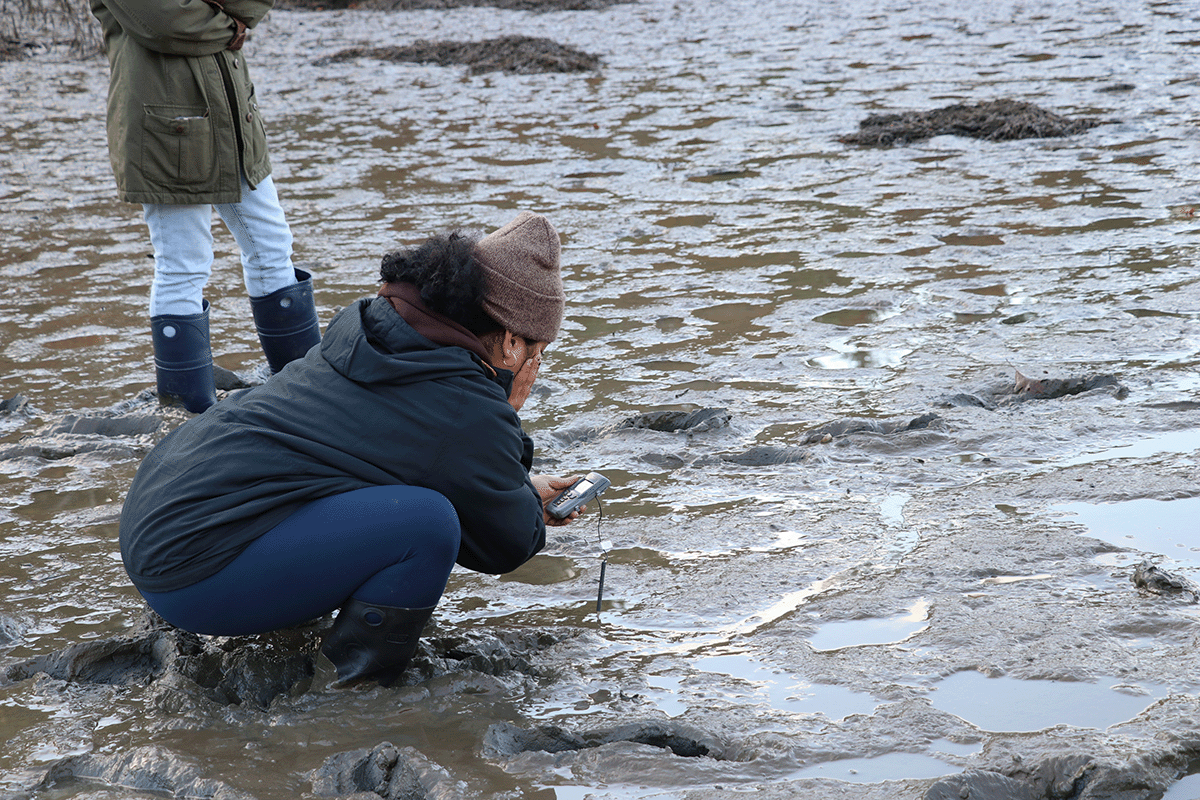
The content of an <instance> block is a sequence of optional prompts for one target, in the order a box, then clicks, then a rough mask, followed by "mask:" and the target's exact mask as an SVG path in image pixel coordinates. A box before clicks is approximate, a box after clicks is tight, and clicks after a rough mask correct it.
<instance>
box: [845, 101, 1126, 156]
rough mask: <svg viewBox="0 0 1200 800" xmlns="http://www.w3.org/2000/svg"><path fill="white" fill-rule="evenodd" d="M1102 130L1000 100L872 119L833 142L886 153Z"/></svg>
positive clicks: (1088, 121) (1085, 121)
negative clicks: (935, 143)
mask: <svg viewBox="0 0 1200 800" xmlns="http://www.w3.org/2000/svg"><path fill="white" fill-rule="evenodd" d="M1101 124H1103V123H1102V122H1101V121H1100V120H1096V119H1068V118H1067V117H1064V116H1061V115H1059V114H1055V113H1054V112H1053V111H1047V110H1046V109H1044V108H1039V107H1038V106H1036V105H1034V104H1033V103H1029V102H1025V101H1021V100H1013V99H1003V100H991V101H987V102H983V103H976V104H973V105H966V104H962V103H955V104H954V105H950V106H946V107H944V108H939V109H934V110H932V111H905V112H902V113H899V114H872V115H871V116H869V117H867V118H866V119H864V120H863V121H862V122H860V123H859V124H858V132H857V133H852V134H848V135H846V136H842V137H839V141H841V142H844V143H845V144H859V145H874V146H876V147H888V146H891V145H902V144H908V143H910V142H919V141H922V140H924V139H931V138H933V137H934V136H969V137H971V138H974V139H985V140H987V141H992V142H1001V141H1009V140H1012V139H1042V138H1046V137H1055V136H1073V135H1075V134H1078V133H1083V132H1084V131H1086V130H1089V129H1090V128H1094V127H1096V126H1097V125H1101Z"/></svg>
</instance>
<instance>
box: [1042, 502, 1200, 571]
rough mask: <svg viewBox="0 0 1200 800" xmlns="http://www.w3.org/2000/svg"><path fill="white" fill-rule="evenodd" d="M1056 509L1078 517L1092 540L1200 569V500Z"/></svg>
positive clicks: (1066, 505)
mask: <svg viewBox="0 0 1200 800" xmlns="http://www.w3.org/2000/svg"><path fill="white" fill-rule="evenodd" d="M1053 508H1054V510H1056V511H1064V512H1066V513H1068V514H1071V515H1072V516H1074V517H1076V518H1077V519H1078V520H1079V522H1081V523H1083V524H1084V525H1085V526H1087V529H1088V535H1089V536H1094V537H1096V538H1097V539H1100V540H1102V541H1105V542H1108V543H1109V544H1112V545H1115V546H1117V547H1121V548H1129V549H1132V550H1142V551H1145V552H1148V553H1160V554H1162V555H1164V556H1167V557H1168V558H1170V559H1172V560H1174V561H1182V562H1184V563H1186V564H1188V565H1189V566H1190V567H1193V568H1200V536H1197V531H1200V523H1197V520H1200V497H1190V498H1186V499H1181V500H1128V501H1126V502H1124V503H1106V504H1104V505H1096V504H1093V503H1062V504H1059V505H1056V506H1053Z"/></svg>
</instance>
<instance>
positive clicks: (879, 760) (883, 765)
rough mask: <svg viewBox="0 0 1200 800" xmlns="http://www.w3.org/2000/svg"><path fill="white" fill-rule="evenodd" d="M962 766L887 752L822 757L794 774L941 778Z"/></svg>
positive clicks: (871, 779) (854, 779)
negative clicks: (871, 756)
mask: <svg viewBox="0 0 1200 800" xmlns="http://www.w3.org/2000/svg"><path fill="white" fill-rule="evenodd" d="M958 771H959V768H958V767H956V766H954V765H953V764H948V763H946V762H945V761H942V760H940V759H937V758H933V757H932V756H926V755H921V754H919V753H887V754H886V755H882V756H875V757H874V758H839V759H837V760H836V761H822V762H821V763H819V764H813V765H812V766H811V767H807V768H805V769H802V770H800V771H799V772H796V773H793V774H792V775H790V776H789V777H791V778H833V779H834V780H839V781H846V782H847V783H879V782H881V781H900V780H919V779H921V778H938V777H941V776H942V775H950V774H953V773H955V772H958Z"/></svg>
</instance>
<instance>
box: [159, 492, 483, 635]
mask: <svg viewBox="0 0 1200 800" xmlns="http://www.w3.org/2000/svg"><path fill="white" fill-rule="evenodd" d="M460 535H461V527H460V525H459V522H458V515H457V514H455V513H454V507H453V506H452V505H450V501H449V500H447V499H446V498H445V497H443V496H442V495H441V494H439V493H437V492H435V491H432V490H430V489H423V488H421V487H417V486H371V487H368V488H366V489H358V490H356V491H353V492H347V493H346V494H340V495H334V496H332V497H325V498H322V499H320V500H314V501H313V502H311V503H309V504H308V505H306V506H304V507H303V508H301V509H300V510H298V511H297V512H296V513H294V514H292V515H291V516H290V517H288V518H287V519H285V520H284V521H283V522H281V523H279V524H278V525H276V526H275V527H274V528H272V529H271V530H269V531H267V533H265V534H263V535H262V536H260V537H259V538H258V539H256V540H254V541H253V542H252V543H251V544H250V546H249V547H247V548H246V549H245V550H243V551H242V553H241V554H240V555H239V556H238V557H237V558H236V559H234V560H233V561H232V562H231V563H230V564H229V565H228V566H226V567H225V568H223V569H222V570H221V571H220V572H218V573H217V574H215V575H212V576H210V577H208V578H205V579H204V580H202V581H200V582H199V583H195V584H192V585H191V586H187V587H185V588H183V589H176V590H174V591H170V592H158V593H156V592H142V596H143V597H145V598H146V602H147V603H149V604H150V607H151V608H153V609H154V610H155V611H157V612H158V613H159V614H161V615H162V617H163V618H164V619H166V620H167V622H170V623H171V624H172V625H174V626H176V627H178V628H183V629H184V630H188V631H192V632H193V633H204V634H210V635H218V636H240V635H243V634H248V633H265V632H266V631H273V630H278V629H280V628H287V627H291V626H293V625H299V624H300V623H303V622H307V621H308V620H311V619H315V618H317V617H320V616H322V615H324V614H328V613H329V612H330V611H333V610H334V609H335V608H338V607H339V606H341V605H342V603H344V602H345V601H346V600H347V599H348V598H350V597H351V596H353V597H354V598H355V599H358V600H362V601H363V602H366V603H372V604H375V605H382V606H392V607H397V608H431V607H432V606H436V605H437V603H438V600H439V599H440V598H441V596H442V591H443V590H445V588H446V580H447V579H448V578H449V577H450V570H451V569H452V568H453V567H454V560H455V559H456V558H457V557H458V544H459V537H460Z"/></svg>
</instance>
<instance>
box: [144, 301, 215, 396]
mask: <svg viewBox="0 0 1200 800" xmlns="http://www.w3.org/2000/svg"><path fill="white" fill-rule="evenodd" d="M203 308H204V310H203V311H201V312H200V313H199V314H187V315H183V316H179V315H175V314H162V315H160V316H157V317H151V318H150V335H151V337H152V338H153V340H154V376H155V380H156V381H157V383H158V397H159V399H160V400H161V401H163V402H179V403H182V404H183V407H184V408H186V409H187V410H188V411H191V412H192V413H193V414H199V413H201V412H203V411H204V410H205V409H206V408H208V407H209V406H211V405H213V404H215V403H216V402H217V393H216V390H215V389H214V388H213V360H212V349H211V348H210V347H209V342H208V301H207V300H205V301H204V306H203Z"/></svg>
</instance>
